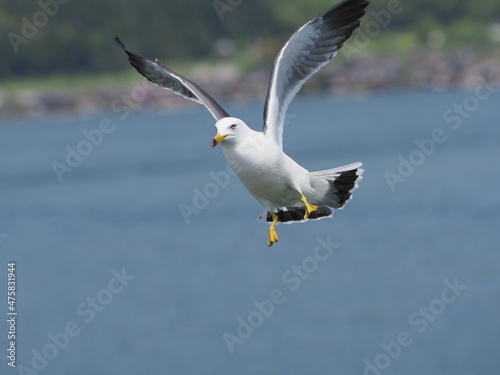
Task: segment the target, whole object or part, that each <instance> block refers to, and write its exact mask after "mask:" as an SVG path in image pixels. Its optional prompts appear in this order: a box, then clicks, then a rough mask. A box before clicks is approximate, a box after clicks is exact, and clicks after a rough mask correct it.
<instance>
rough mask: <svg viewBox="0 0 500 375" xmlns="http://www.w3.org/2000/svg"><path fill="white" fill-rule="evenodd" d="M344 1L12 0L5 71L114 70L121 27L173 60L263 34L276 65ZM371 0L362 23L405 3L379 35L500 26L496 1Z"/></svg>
mask: <svg viewBox="0 0 500 375" xmlns="http://www.w3.org/2000/svg"><path fill="white" fill-rule="evenodd" d="M336 2H337V1H335V0H314V1H311V0H295V1H290V0H272V1H269V0H148V1H139V0H131V1H127V2H124V1H119V0H85V1H83V0H37V1H15V0H5V1H3V2H2V3H0V35H1V39H0V51H1V64H0V78H4V79H5V78H6V77H20V76H22V77H26V76H40V75H54V74H71V73H76V72H78V73H84V72H85V73H86V72H103V71H113V70H115V69H116V68H117V67H116V64H117V61H119V59H118V57H117V56H118V55H119V54H120V53H121V51H119V49H118V48H116V47H115V46H114V44H113V42H112V36H113V35H114V34H117V35H119V36H120V38H121V39H122V40H123V41H124V42H125V44H126V45H127V46H128V47H129V48H130V49H131V50H133V51H136V52H137V53H140V54H141V55H143V56H148V57H151V58H152V57H158V58H160V59H163V60H164V61H165V62H168V61H172V60H182V59H184V60H188V59H189V60H196V59H209V58H214V57H216V55H215V49H214V46H215V43H216V42H217V41H220V40H231V41H232V42H233V43H234V48H235V50H236V51H242V50H244V49H245V48H246V46H247V45H249V44H251V43H252V42H253V41H256V40H258V41H260V42H261V44H262V45H264V46H267V47H268V48H265V49H264V53H263V56H261V57H262V58H263V59H264V60H265V61H266V62H269V63H270V62H271V61H272V59H274V56H275V55H276V53H277V51H278V49H279V48H280V46H281V45H282V44H283V42H284V41H285V40H286V39H287V38H288V37H289V36H290V35H291V33H292V32H293V31H294V30H295V29H296V28H297V27H299V26H301V25H302V24H303V23H305V22H306V21H308V20H309V19H310V18H312V17H313V16H315V15H317V14H319V13H321V12H322V11H323V10H325V9H327V8H328V7H330V6H332V5H334V4H335V3H336ZM370 3H371V4H370V6H369V7H368V13H369V14H368V16H366V18H365V19H364V22H367V20H370V18H371V19H374V18H373V12H380V11H381V10H383V9H389V8H390V7H391V6H392V7H394V6H395V7H398V8H397V9H400V10H401V11H400V12H398V13H397V14H392V15H391V16H392V17H391V20H390V22H389V23H388V25H387V26H386V27H385V26H384V27H383V30H382V32H381V33H380V36H379V37H380V38H383V37H384V35H385V34H390V33H408V32H411V33H413V34H415V36H416V38H418V39H419V40H421V41H424V40H425V38H426V35H427V34H428V32H429V30H432V29H439V30H441V31H443V32H444V33H445V34H447V36H449V37H450V38H451V40H454V41H455V42H456V44H457V45H460V44H475V45H478V44H484V45H487V44H488V43H491V41H490V39H491V38H490V39H488V38H489V37H488V35H489V34H488V32H489V31H488V30H490V29H491V28H494V25H497V26H496V30H497V32H498V33H500V31H498V28H499V26H498V25H499V24H500V1H498V0H483V1H481V2H477V1H475V0H460V1H457V0H440V1H435V0H419V1H417V0H371V1H370ZM370 12H371V13H372V14H370ZM120 56H121V55H120ZM217 57H219V56H217ZM122 58H123V56H122ZM120 69H122V66H120Z"/></svg>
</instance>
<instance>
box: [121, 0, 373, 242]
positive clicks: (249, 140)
mask: <svg viewBox="0 0 500 375" xmlns="http://www.w3.org/2000/svg"><path fill="white" fill-rule="evenodd" d="M367 5H368V2H367V1H365V0H344V1H342V2H340V3H338V4H337V5H335V6H333V7H332V8H330V9H328V10H326V11H325V12H323V13H322V14H320V15H319V16H317V17H315V18H313V19H312V20H311V21H309V22H307V23H306V24H305V25H303V26H302V27H300V28H299V29H298V30H297V31H295V33H294V34H293V35H292V36H291V37H290V39H288V41H287V42H286V43H285V45H284V46H283V47H282V48H281V51H280V52H279V53H278V56H277V57H276V60H275V62H274V66H273V69H272V74H271V79H270V82H269V88H268V91H267V97H266V101H265V107H264V126H263V128H262V130H261V131H255V130H253V129H251V128H250V127H248V126H247V124H245V122H244V121H243V120H240V119H239V118H236V117H231V116H229V114H228V113H227V112H226V111H225V110H224V109H223V108H222V107H221V106H220V105H219V104H218V103H217V102H216V101H215V100H214V99H213V98H212V97H211V96H210V95H208V94H207V93H206V92H205V91H204V90H203V89H201V88H200V87H199V86H198V85H197V84H196V83H194V82H193V81H190V80H189V79H187V78H185V77H183V76H182V75H180V74H179V73H176V72H174V71H173V70H171V69H169V68H168V67H166V66H164V65H163V64H162V63H161V62H160V61H159V60H155V61H152V60H148V59H146V58H144V57H141V56H139V55H137V54H135V53H133V52H130V51H129V50H128V49H127V48H125V45H124V44H123V42H122V41H121V40H120V39H119V38H118V37H117V36H115V37H114V38H113V39H114V41H115V43H116V44H117V45H118V46H119V47H120V48H122V49H123V50H124V51H125V52H126V53H127V55H128V58H129V62H130V64H131V65H132V66H133V67H134V68H135V69H136V70H137V71H138V72H139V73H141V74H142V75H143V76H144V77H146V78H147V79H148V80H150V81H151V82H153V83H156V84H157V85H159V86H161V87H162V88H164V89H167V90H170V91H173V92H174V93H176V94H178V95H181V96H183V97H184V98H186V99H190V100H193V101H195V102H197V103H199V104H202V105H204V106H205V107H206V108H207V109H208V111H209V112H210V113H211V114H212V116H213V117H214V118H215V120H216V123H215V128H216V131H217V134H216V135H215V137H214V138H213V140H212V148H213V147H215V146H216V145H218V144H220V147H221V148H222V152H223V153H224V156H225V157H226V160H227V161H228V164H229V165H230V166H231V168H232V169H233V170H234V171H235V173H236V174H237V176H238V177H239V179H240V180H241V182H242V183H243V185H244V186H245V187H246V188H247V189H248V191H249V192H250V194H252V195H253V196H254V197H255V199H257V201H259V202H260V204H261V205H262V206H263V210H262V212H261V214H260V215H259V218H258V219H259V220H260V221H267V222H269V223H271V224H270V226H269V228H268V239H267V244H268V246H272V245H273V244H274V243H276V242H277V241H278V234H277V233H276V229H275V226H276V224H278V223H279V222H282V223H293V222H303V221H307V220H314V219H321V218H326V217H331V216H332V215H333V210H334V209H339V208H343V207H344V205H345V204H346V202H347V201H348V200H349V199H350V198H351V196H352V191H353V190H355V189H356V188H357V187H358V184H357V183H358V182H359V181H361V179H362V176H361V175H362V174H363V169H361V166H362V163H360V162H357V163H353V164H349V165H346V166H343V167H338V168H333V169H328V170H323V171H318V172H309V171H308V170H307V169H305V168H304V167H302V166H300V165H299V164H298V163H297V162H295V161H294V160H293V159H292V158H290V157H289V156H288V155H286V154H285V153H284V152H283V128H284V123H285V114H286V111H287V109H288V106H289V104H290V102H291V101H292V99H293V98H294V96H295V95H296V94H297V92H298V91H299V90H300V88H301V87H302V85H303V84H304V83H305V82H306V81H307V80H308V79H309V78H310V77H311V76H312V75H313V74H315V73H316V72H317V71H318V70H320V69H321V67H323V66H324V65H326V64H327V63H328V62H329V61H330V59H331V58H332V57H334V56H335V55H336V54H337V51H338V50H339V49H340V48H341V47H342V46H343V44H344V42H345V41H346V40H347V39H348V38H349V37H350V36H351V34H352V33H353V31H354V30H355V29H356V28H358V27H359V25H360V18H361V17H362V16H363V15H364V14H365V8H366V7H367Z"/></svg>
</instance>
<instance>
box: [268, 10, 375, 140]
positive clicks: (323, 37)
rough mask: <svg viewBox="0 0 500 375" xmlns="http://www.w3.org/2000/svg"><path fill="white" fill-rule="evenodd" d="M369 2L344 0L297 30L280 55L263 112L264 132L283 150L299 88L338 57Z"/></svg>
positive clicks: (275, 65)
mask: <svg viewBox="0 0 500 375" xmlns="http://www.w3.org/2000/svg"><path fill="white" fill-rule="evenodd" d="M367 5H368V2H367V1H365V0H344V1H343V2H341V3H339V4H337V5H335V6H334V7H332V8H330V9H328V10H327V11H326V12H324V13H322V14H320V15H319V16H318V17H316V18H314V19H312V20H311V21H309V22H308V23H306V24H305V25H304V26H302V27H301V28H300V29H298V30H297V31H296V32H295V33H294V34H293V35H292V36H291V37H290V39H289V40H288V41H287V42H286V44H285V45H284V46H283V48H282V49H281V51H280V52H279V54H278V56H277V57H276V60H275V62H274V66H273V72H272V75H271V80H270V82H269V88H268V92H267V98H266V104H265V108H264V128H263V132H264V133H266V134H269V135H270V136H271V137H273V138H274V139H275V140H276V143H277V144H278V145H279V146H280V147H283V127H284V119H285V114H286V111H287V109H288V106H289V105H290V102H291V101H292V99H293V98H294V96H295V95H296V94H297V92H298V91H299V90H300V88H301V87H302V85H303V84H304V83H305V82H306V81H307V80H308V79H309V78H310V77H311V76H312V75H313V74H315V73H316V72H317V71H318V70H320V69H321V67H322V66H324V65H325V64H327V63H328V61H329V60H330V59H331V58H332V57H333V56H335V55H336V54H337V51H338V50H339V48H340V47H342V46H343V44H344V42H345V41H346V40H347V39H348V38H349V37H350V36H351V34H352V32H353V31H354V30H355V29H356V28H357V27H358V26H359V25H360V18H361V17H362V16H363V15H364V14H365V8H366V7H367Z"/></svg>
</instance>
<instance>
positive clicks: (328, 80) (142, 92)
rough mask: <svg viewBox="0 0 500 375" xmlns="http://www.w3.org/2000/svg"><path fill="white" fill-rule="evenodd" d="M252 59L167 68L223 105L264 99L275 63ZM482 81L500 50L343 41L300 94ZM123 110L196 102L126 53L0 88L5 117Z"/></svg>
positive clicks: (496, 69)
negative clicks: (102, 67) (114, 62)
mask: <svg viewBox="0 0 500 375" xmlns="http://www.w3.org/2000/svg"><path fill="white" fill-rule="evenodd" d="M344 50H345V51H346V52H343V51H344ZM353 51H354V52H353ZM249 60H255V56H253V57H250V56H247V59H246V60H245V58H244V57H241V58H240V59H239V61H238V59H233V60H231V61H229V60H225V59H221V60H217V59H215V60H204V61H199V62H197V63H192V62H190V63H183V62H181V61H174V62H172V64H169V62H167V61H164V63H166V64H168V65H169V66H170V67H171V68H173V69H174V70H177V71H179V72H180V73H181V74H183V75H185V76H187V77H189V78H190V79H192V80H193V81H195V82H197V83H198V84H199V85H200V86H201V87H203V88H205V89H206V91H207V92H209V94H210V95H212V96H213V97H214V98H215V99H216V100H218V101H221V102H222V101H237V102H244V101H251V100H264V98H265V94H266V90H267V85H268V81H269V76H270V73H271V68H272V66H271V65H269V64H262V65H258V63H256V62H254V63H253V64H250V65H252V66H249V65H248V61H249ZM242 61H243V63H242ZM245 61H246V65H245ZM480 79H483V80H484V81H486V82H491V83H498V82H500V49H499V48H490V49H487V48H484V47H483V48H472V47H469V48H461V49H457V50H455V51H443V50H441V49H436V48H435V49H433V48H426V49H423V48H420V49H415V50H411V51H404V50H403V51H399V52H398V53H392V54H385V53H381V52H380V51H378V53H374V52H370V51H359V52H358V51H356V50H355V49H352V48H349V45H348V44H346V46H345V47H344V49H343V50H340V51H339V53H338V55H337V56H336V57H335V58H334V59H332V61H331V62H330V64H328V65H327V66H325V67H324V68H323V69H322V70H321V71H320V72H318V73H317V74H316V75H315V76H314V77H313V78H312V79H311V80H310V81H309V82H307V83H306V84H305V85H304V87H303V89H302V93H320V92H326V93H329V94H331V95H346V94H359V93H367V92H373V91H388V90H394V89H426V90H434V91H443V90H446V89H450V88H457V87H458V88H464V89H473V88H474V87H476V86H477V85H478V82H479V80H480ZM124 105H125V106H128V107H129V109H130V110H138V109H140V108H143V107H158V108H162V109H166V110H169V109H172V110H174V109H177V108H185V107H188V106H193V105H196V104H194V103H192V102H190V101H187V100H184V99H183V98H182V97H179V96H177V95H174V94H172V93H170V92H167V91H165V90H162V89H160V88H158V87H156V86H155V85H153V84H151V83H149V82H147V81H146V80H145V79H144V78H143V77H142V76H141V75H139V74H138V73H137V72H136V71H135V69H133V68H132V67H131V66H129V65H128V63H127V59H126V56H123V63H122V64H121V65H120V70H117V71H116V72H108V73H103V74H99V73H87V74H72V75H56V76H49V77H33V78H16V79H12V80H4V81H3V82H2V85H1V86H0V114H1V115H2V116H3V117H5V116H9V117H10V116H35V117H36V116H41V115H45V114H57V113H82V114H88V113H94V112H99V111H109V110H112V111H113V110H118V108H119V107H120V106H124Z"/></svg>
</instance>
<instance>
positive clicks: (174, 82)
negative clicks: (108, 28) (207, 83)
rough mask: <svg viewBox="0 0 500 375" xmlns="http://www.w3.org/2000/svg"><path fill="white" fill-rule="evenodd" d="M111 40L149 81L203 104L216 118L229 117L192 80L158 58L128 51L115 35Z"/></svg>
mask: <svg viewBox="0 0 500 375" xmlns="http://www.w3.org/2000/svg"><path fill="white" fill-rule="evenodd" d="M113 40H114V41H115V43H116V44H117V45H118V47H120V48H121V49H123V50H124V51H125V52H126V53H127V55H128V58H129V62H130V64H131V65H132V66H133V67H134V68H135V69H136V70H137V71H138V72H139V73H141V74H142V75H143V76H144V77H146V78H147V79H148V80H150V81H151V82H153V83H156V84H157V85H159V86H161V87H163V88H164V89H167V90H170V91H172V92H174V93H175V94H178V95H181V96H182V97H184V98H186V99H190V100H193V101H195V102H196V103H199V104H202V105H204V106H205V107H206V108H207V109H208V110H209V111H210V113H211V114H212V116H213V117H215V119H216V120H220V119H222V118H224V117H229V115H228V113H227V112H226V111H225V110H224V109H223V108H222V107H221V106H220V105H219V104H218V103H217V102H216V101H215V100H214V99H213V98H212V97H211V96H210V95H208V94H207V93H206V92H205V91H204V90H203V89H202V88H201V87H199V86H198V85H197V84H196V83H194V82H193V81H190V80H189V79H187V78H185V77H183V76H182V75H180V74H179V73H176V72H174V71H173V70H172V69H170V68H168V67H166V66H165V65H163V64H162V63H161V61H159V60H155V61H154V62H153V61H151V60H148V59H146V58H144V57H142V56H139V55H137V54H135V53H133V52H130V51H129V50H128V49H126V48H125V45H124V44H123V42H122V41H121V40H120V39H119V38H118V37H117V36H116V35H115V36H114V38H113Z"/></svg>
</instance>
